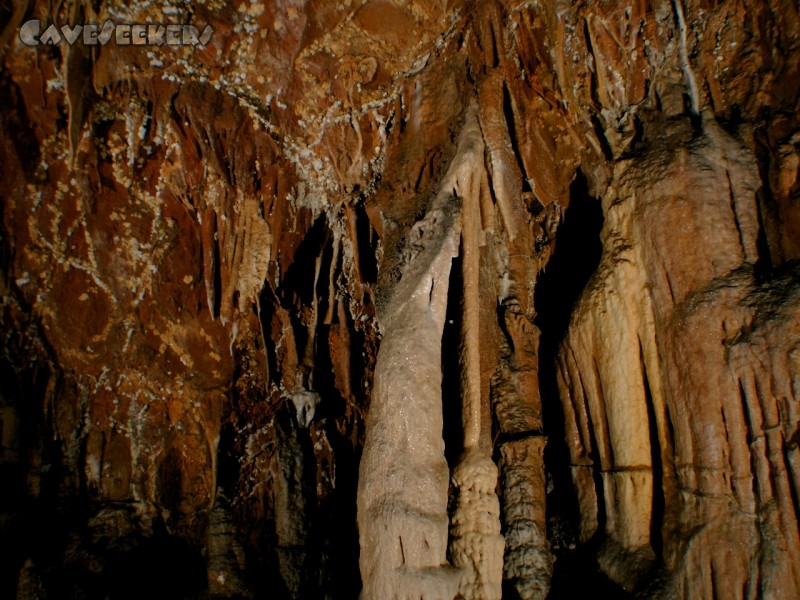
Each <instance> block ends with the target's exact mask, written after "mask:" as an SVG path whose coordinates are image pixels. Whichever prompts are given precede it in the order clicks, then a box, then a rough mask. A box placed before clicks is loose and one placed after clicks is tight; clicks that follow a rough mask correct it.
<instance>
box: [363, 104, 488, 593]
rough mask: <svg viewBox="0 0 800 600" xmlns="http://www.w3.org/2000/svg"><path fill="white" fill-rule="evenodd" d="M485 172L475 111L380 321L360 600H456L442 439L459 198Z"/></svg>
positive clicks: (410, 241) (410, 243) (411, 240)
mask: <svg viewBox="0 0 800 600" xmlns="http://www.w3.org/2000/svg"><path fill="white" fill-rule="evenodd" d="M482 168H483V144H482V140H481V136H480V130H479V128H478V127H477V119H476V116H475V111H474V109H469V111H468V114H467V119H466V124H465V127H464V129H463V130H462V133H461V136H460V140H459V145H458V150H457V153H456V156H455V157H454V158H453V161H452V163H451V165H450V169H449V170H448V172H447V175H446V176H445V177H444V180H443V182H442V185H441V186H440V190H441V191H440V192H439V194H438V195H437V196H436V198H435V199H434V200H433V202H432V204H431V207H430V208H429V210H428V212H427V214H426V215H425V217H424V218H423V219H422V220H420V221H419V222H417V223H416V225H414V227H413V228H412V230H411V232H410V233H409V236H408V238H407V241H406V245H405V249H404V251H403V252H404V256H403V259H404V260H403V265H404V266H403V270H402V276H401V278H400V280H399V282H398V283H397V284H396V285H395V288H394V290H393V291H392V295H391V297H389V298H388V299H387V301H386V303H385V305H384V307H383V310H382V311H381V313H380V314H379V319H380V324H381V330H382V332H383V340H382V342H381V347H380V351H379V352H378V357H377V362H376V366H375V380H374V387H373V394H372V400H371V404H370V411H369V416H368V418H367V436H366V441H365V444H364V453H363V456H362V459H361V465H360V473H359V486H358V527H359V541H360V544H361V558H360V565H361V576H362V579H363V584H364V587H363V591H362V600H391V599H393V598H398V599H399V598H408V599H413V600H417V599H420V598H421V599H424V600H452V599H453V598H454V597H455V596H456V594H457V593H458V589H459V583H460V580H461V572H460V571H459V570H458V569H456V568H454V567H453V566H451V565H450V564H449V563H448V562H447V541H448V515H447V492H448V479H449V471H448V467H447V462H446V460H445V455H444V441H443V439H442V424H443V415H442V364H441V348H442V333H443V329H444V320H445V315H446V309H447V293H448V284H449V278H450V269H451V263H452V258H453V257H454V256H456V255H457V254H458V242H459V235H460V229H461V224H460V219H459V215H458V209H459V200H458V198H459V197H462V196H464V195H465V190H464V189H463V188H464V186H465V185H469V184H470V182H471V180H472V179H471V178H472V174H473V173H474V172H476V171H477V170H479V169H482Z"/></svg>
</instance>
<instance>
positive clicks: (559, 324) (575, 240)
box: [511, 172, 627, 600]
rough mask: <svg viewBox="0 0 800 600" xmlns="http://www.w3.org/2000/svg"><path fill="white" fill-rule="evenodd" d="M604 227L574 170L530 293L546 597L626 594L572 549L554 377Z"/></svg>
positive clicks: (565, 453) (572, 512)
mask: <svg viewBox="0 0 800 600" xmlns="http://www.w3.org/2000/svg"><path fill="white" fill-rule="evenodd" d="M602 226H603V212H602V207H601V205H600V201H599V200H598V199H596V198H592V197H591V196H590V195H589V190H588V185H587V181H586V178H585V176H584V175H583V174H582V173H581V172H578V175H577V177H576V179H575V181H574V182H573V183H572V186H571V187H570V204H569V207H568V208H567V210H566V212H565V214H564V219H563V222H562V223H561V225H560V227H559V229H558V232H557V236H556V243H555V247H554V250H553V255H552V257H551V258H550V261H549V262H548V263H547V267H546V269H545V270H544V272H542V273H540V274H539V277H538V279H537V283H536V290H535V298H534V302H535V307H536V315H537V316H536V320H535V322H536V325H537V326H538V327H539V329H540V330H541V338H540V346H539V385H540V392H541V396H542V411H543V417H544V427H545V433H546V434H547V436H548V443H547V447H546V449H545V455H544V458H545V469H546V471H547V477H548V495H547V523H548V532H547V535H548V539H549V540H550V543H551V546H552V549H553V552H554V554H555V556H556V563H555V568H554V574H553V585H552V589H551V592H550V595H549V596H548V598H551V599H553V600H556V599H561V598H565V599H566V598H577V597H592V598H626V597H627V596H625V595H619V594H620V593H623V592H622V590H620V589H619V588H618V587H617V586H615V585H614V584H613V583H611V582H609V581H608V579H607V578H606V577H605V576H604V575H602V574H601V573H600V572H599V570H598V568H597V564H596V560H595V558H594V550H593V549H591V548H590V547H589V545H585V546H584V547H582V548H578V549H576V543H577V532H578V526H579V513H578V504H577V498H576V495H575V490H574V487H573V484H572V476H571V472H570V456H569V450H568V448H567V445H566V441H565V430H564V412H563V409H562V407H561V401H560V399H559V394H558V386H557V382H556V381H557V380H556V367H555V364H556V356H557V353H558V348H559V345H560V344H561V342H562V341H563V339H564V335H565V334H566V331H567V328H568V326H569V321H570V317H571V316H572V312H573V308H574V306H575V303H576V302H577V300H578V298H579V297H580V295H581V293H582V292H583V290H584V289H585V287H586V285H587V283H588V282H589V279H590V278H591V276H592V274H593V273H594V272H595V271H596V270H597V267H598V265H599V264H600V258H601V255H602V252H603V246H602V243H601V241H600V231H601V229H602ZM601 527H602V525H601ZM609 586H610V587H609ZM618 592H619V593H618ZM615 594H617V595H615ZM511 597H512V598H513V597H514V596H513V595H512V596H511Z"/></svg>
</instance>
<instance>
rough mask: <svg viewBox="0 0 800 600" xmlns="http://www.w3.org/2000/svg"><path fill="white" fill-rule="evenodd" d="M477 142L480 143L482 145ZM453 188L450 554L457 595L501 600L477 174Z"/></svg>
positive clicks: (471, 128) (468, 131)
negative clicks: (459, 297)
mask: <svg viewBox="0 0 800 600" xmlns="http://www.w3.org/2000/svg"><path fill="white" fill-rule="evenodd" d="M476 113H477V110H476V109H475V107H474V106H473V107H470V109H469V110H468V113H467V120H466V122H465V124H464V129H463V132H462V135H464V136H473V137H474V138H475V139H476V140H481V134H480V128H479V126H478V120H477V114H476ZM481 141H482V140H481ZM467 177H468V179H467V180H466V181H463V180H462V181H459V182H458V183H459V184H460V186H461V189H462V190H463V192H462V193H463V196H462V205H461V224H462V225H461V248H462V257H461V265H462V271H463V282H464V290H463V311H464V315H463V319H462V334H461V337H462V341H461V360H460V365H461V370H462V373H461V381H462V397H463V406H462V422H463V430H464V432H463V433H464V454H463V456H462V457H461V458H460V460H459V463H458V464H457V465H456V468H455V471H454V473H453V483H454V487H455V494H456V507H455V511H454V513H453V515H452V529H451V534H452V541H451V543H450V553H451V554H452V557H453V563H454V564H455V566H456V567H459V568H461V569H462V570H463V575H462V580H461V585H460V586H459V591H460V593H461V595H462V596H463V597H464V598H465V599H466V600H493V599H498V600H499V598H500V597H501V596H502V583H503V547H504V542H503V536H501V535H500V502H499V500H498V499H497V494H496V492H495V489H496V487H497V467H496V466H495V464H494V462H493V461H492V459H491V457H490V456H489V455H488V453H487V452H486V450H485V446H483V445H481V357H480V312H479V311H480V302H479V297H478V294H479V274H480V248H479V245H480V233H481V213H480V193H481V183H482V180H483V173H482V170H478V171H475V172H473V173H470V174H467Z"/></svg>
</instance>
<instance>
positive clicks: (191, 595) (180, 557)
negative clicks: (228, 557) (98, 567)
mask: <svg viewBox="0 0 800 600" xmlns="http://www.w3.org/2000/svg"><path fill="white" fill-rule="evenodd" d="M103 575H104V577H103V580H104V585H103V588H105V589H104V591H103V593H104V594H105V597H107V598H109V599H111V600H142V599H144V598H148V599H151V600H152V599H155V598H163V599H164V600H167V599H168V598H170V599H172V598H175V599H178V598H180V599H187V600H188V599H195V598H197V599H200V598H204V597H206V596H207V589H208V584H207V580H206V561H205V558H203V556H202V555H201V553H200V552H199V550H197V549H196V548H194V547H192V546H191V545H190V544H189V543H187V542H185V541H183V540H180V539H178V538H174V537H169V536H165V535H164V536H162V535H154V536H153V537H152V538H149V539H145V540H142V541H141V542H139V543H138V544H136V545H135V546H134V547H133V548H131V549H130V550H128V551H127V552H124V553H121V554H120V555H118V556H116V557H113V558H111V559H110V560H109V561H108V564H107V566H106V568H105V569H104V573H103ZM101 597H102V596H101Z"/></svg>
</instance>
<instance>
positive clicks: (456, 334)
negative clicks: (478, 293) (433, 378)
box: [442, 255, 464, 469]
mask: <svg viewBox="0 0 800 600" xmlns="http://www.w3.org/2000/svg"><path fill="white" fill-rule="evenodd" d="M463 288H464V285H463V277H462V273H461V256H460V255H459V256H457V257H455V258H454V259H453V263H452V267H451V268H450V283H449V287H448V292H447V314H446V317H445V321H444V331H443V333H442V413H443V417H444V429H443V431H442V437H443V438H444V453H445V457H446V458H447V464H448V465H450V468H451V469H452V468H454V467H455V465H456V463H457V462H458V458H459V457H460V456H461V452H462V451H463V450H464V428H463V424H462V423H461V368H460V366H459V361H458V356H459V344H460V343H461V315H462V313H463V309H462V307H461V299H462V298H463V296H464V294H463Z"/></svg>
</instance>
